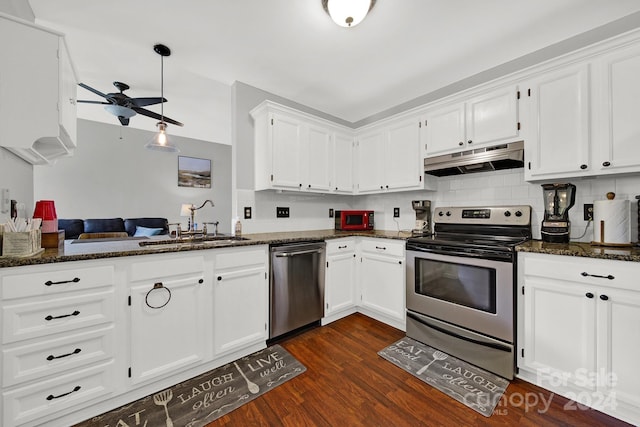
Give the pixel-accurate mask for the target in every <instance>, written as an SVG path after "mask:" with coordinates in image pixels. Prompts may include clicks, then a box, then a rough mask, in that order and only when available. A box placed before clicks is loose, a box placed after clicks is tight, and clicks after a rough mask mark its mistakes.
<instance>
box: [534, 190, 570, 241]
mask: <svg viewBox="0 0 640 427" xmlns="http://www.w3.org/2000/svg"><path fill="white" fill-rule="evenodd" d="M542 194H543V198H544V219H543V220H542V228H541V229H540V234H541V236H542V241H543V242H550V243H569V233H570V231H571V222H570V221H569V209H571V207H572V206H573V205H574V203H575V202H576V186H575V185H573V184H569V183H566V184H542Z"/></svg>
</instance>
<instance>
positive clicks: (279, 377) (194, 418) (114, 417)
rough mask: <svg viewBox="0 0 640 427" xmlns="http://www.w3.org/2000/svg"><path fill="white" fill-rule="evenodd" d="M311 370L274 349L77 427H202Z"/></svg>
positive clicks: (283, 352) (260, 352)
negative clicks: (134, 426)
mask: <svg viewBox="0 0 640 427" xmlns="http://www.w3.org/2000/svg"><path fill="white" fill-rule="evenodd" d="M306 370H307V368H305V367H304V365H302V364H301V363H300V362H298V361H297V360H296V359H295V358H294V357H293V356H292V355H291V354H289V353H288V352H287V351H286V350H285V349H284V348H282V347H281V346H279V345H273V346H271V347H268V348H266V349H264V350H261V351H258V352H256V353H253V354H251V355H249V356H247V357H243V358H242V359H239V360H237V361H235V362H232V363H229V364H227V365H224V366H221V367H219V368H216V369H213V370H211V371H209V372H207V373H205V374H202V375H200V376H197V377H195V378H191V379H190V380H187V381H184V382H182V383H179V384H176V385H174V386H173V387H170V388H168V389H165V390H162V391H160V392H158V393H155V394H152V395H149V396H147V397H144V398H142V399H140V400H137V401H135V402H133V403H130V404H128V405H125V406H122V407H120V408H117V409H114V410H112V411H109V412H107V413H104V414H102V415H99V416H97V417H94V418H92V419H89V420H86V421H84V422H82V423H80V424H77V425H76V427H104V426H133V425H136V426H138V425H139V426H147V427H152V426H173V427H201V426H205V425H206V424H208V423H210V422H211V421H213V420H215V419H217V418H220V417H221V416H223V415H225V414H227V413H229V412H231V411H233V410H234V409H236V408H238V407H240V406H242V405H243V404H245V403H247V402H250V401H252V400H253V399H255V398H257V397H258V396H260V395H262V394H264V393H266V392H268V391H269V390H272V389H273V388H275V387H277V386H279V385H280V384H282V383H284V382H286V381H288V380H290V379H291V378H294V377H296V376H297V375H300V374H301V373H303V372H304V371H306Z"/></svg>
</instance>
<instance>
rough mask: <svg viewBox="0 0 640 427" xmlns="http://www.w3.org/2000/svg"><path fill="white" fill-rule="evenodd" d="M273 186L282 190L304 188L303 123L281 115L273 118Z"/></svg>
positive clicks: (274, 115) (275, 115)
mask: <svg viewBox="0 0 640 427" xmlns="http://www.w3.org/2000/svg"><path fill="white" fill-rule="evenodd" d="M271 119H272V123H271V138H272V149H273V151H272V153H271V156H272V164H273V170H272V172H271V173H272V179H271V181H272V185H273V186H274V187H281V188H297V189H300V188H301V187H302V178H301V171H302V169H301V168H302V164H301V163H300V162H301V159H302V123H301V122H300V121H299V120H297V119H294V118H290V117H287V116H285V115H281V114H273V115H272V116H271Z"/></svg>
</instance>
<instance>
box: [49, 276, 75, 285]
mask: <svg viewBox="0 0 640 427" xmlns="http://www.w3.org/2000/svg"><path fill="white" fill-rule="evenodd" d="M79 281H80V278H79V277H74V278H73V279H71V280H62V281H60V282H52V281H51V280H47V281H46V282H44V285H45V286H51V285H63V284H65V283H78V282H79Z"/></svg>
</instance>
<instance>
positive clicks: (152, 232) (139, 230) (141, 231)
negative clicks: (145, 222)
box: [133, 225, 162, 237]
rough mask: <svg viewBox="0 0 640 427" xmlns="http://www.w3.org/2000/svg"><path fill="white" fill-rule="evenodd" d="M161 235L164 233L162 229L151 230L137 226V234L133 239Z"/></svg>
mask: <svg viewBox="0 0 640 427" xmlns="http://www.w3.org/2000/svg"><path fill="white" fill-rule="evenodd" d="M160 233H162V228H149V227H141V226H139V225H136V232H135V234H134V235H133V237H142V236H145V237H148V236H155V235H157V234H160Z"/></svg>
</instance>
